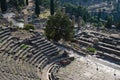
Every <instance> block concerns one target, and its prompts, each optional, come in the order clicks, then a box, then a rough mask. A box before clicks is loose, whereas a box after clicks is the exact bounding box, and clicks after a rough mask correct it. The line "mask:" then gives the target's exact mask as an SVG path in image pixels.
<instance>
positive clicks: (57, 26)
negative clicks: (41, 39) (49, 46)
mask: <svg viewBox="0 0 120 80" xmlns="http://www.w3.org/2000/svg"><path fill="white" fill-rule="evenodd" d="M45 35H46V36H47V38H48V39H49V40H51V39H52V40H53V41H59V40H60V39H63V40H65V41H71V40H72V38H73V36H74V27H73V26H72V22H71V20H70V19H69V17H68V16H67V15H66V14H62V13H61V12H60V11H57V12H56V14H55V15H51V16H49V18H48V21H47V25H46V28H45Z"/></svg>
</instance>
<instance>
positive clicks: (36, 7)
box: [35, 0, 40, 17]
mask: <svg viewBox="0 0 120 80" xmlns="http://www.w3.org/2000/svg"><path fill="white" fill-rule="evenodd" d="M35 14H36V15H37V17H38V16H39V14H40V7H39V0H35Z"/></svg>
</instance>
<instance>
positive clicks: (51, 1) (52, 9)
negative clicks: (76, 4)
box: [50, 0, 54, 15]
mask: <svg viewBox="0 0 120 80" xmlns="http://www.w3.org/2000/svg"><path fill="white" fill-rule="evenodd" d="M50 14H51V15H54V0H50Z"/></svg>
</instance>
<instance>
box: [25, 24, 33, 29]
mask: <svg viewBox="0 0 120 80" xmlns="http://www.w3.org/2000/svg"><path fill="white" fill-rule="evenodd" d="M24 29H25V30H30V29H32V30H34V29H35V27H34V26H33V25H32V24H27V25H25V27H24Z"/></svg>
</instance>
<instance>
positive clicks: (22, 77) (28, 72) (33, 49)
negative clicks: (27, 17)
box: [0, 27, 68, 80]
mask: <svg viewBox="0 0 120 80" xmlns="http://www.w3.org/2000/svg"><path fill="white" fill-rule="evenodd" d="M18 32H19V33H18ZM25 33H26V35H25ZM16 35H18V36H16ZM21 36H26V37H24V38H22V37H21ZM63 54H64V52H62V51H61V50H60V49H59V48H58V47H56V46H55V45H54V44H53V43H51V42H50V41H48V40H47V39H46V38H45V37H44V36H43V35H42V34H41V33H39V32H36V31H30V32H29V31H28V32H25V31H18V30H17V29H15V28H8V27H0V80H55V79H54V76H53V75H51V74H52V73H53V72H54V73H55V72H57V70H58V69H59V68H60V64H59V61H60V60H64V59H67V58H68V57H67V56H63ZM47 73H49V74H48V75H47Z"/></svg>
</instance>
